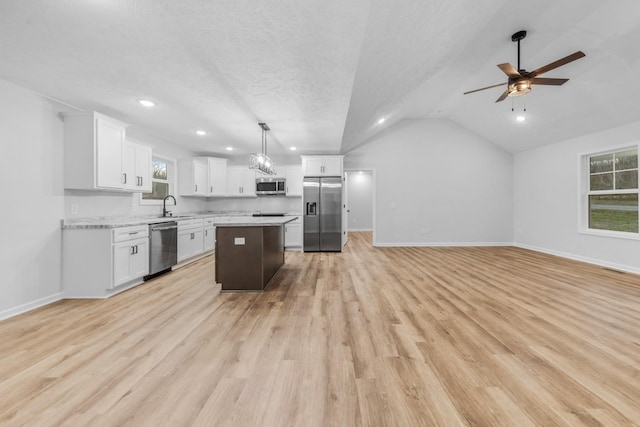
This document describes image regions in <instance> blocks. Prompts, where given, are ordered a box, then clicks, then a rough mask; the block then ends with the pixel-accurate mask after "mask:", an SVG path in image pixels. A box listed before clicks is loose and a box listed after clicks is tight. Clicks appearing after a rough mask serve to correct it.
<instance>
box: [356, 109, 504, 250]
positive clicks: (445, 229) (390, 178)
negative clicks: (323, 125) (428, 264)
mask: <svg viewBox="0 0 640 427" xmlns="http://www.w3.org/2000/svg"><path fill="white" fill-rule="evenodd" d="M512 164H513V157H512V155H511V154H510V153H508V152H506V151H504V150H502V149H501V148H499V147H498V146H496V145H495V144H492V143H490V142H488V141H486V140H484V139H483V138H481V137H480V136H478V135H476V134H474V133H472V132H470V131H468V130H467V129H465V128H463V127H461V126H460V125H458V124H456V123H454V122H453V121H451V120H447V119H426V120H404V121H401V122H399V123H397V124H395V125H394V126H392V127H391V128H389V129H388V130H387V131H385V132H384V133H383V134H380V136H378V137H377V138H375V139H374V140H373V141H372V142H369V143H367V144H366V145H364V146H361V147H359V148H357V149H355V150H353V151H351V152H349V153H347V155H346V156H345V169H358V168H362V169H375V171H376V189H375V191H376V195H375V200H376V206H375V209H376V212H375V217H376V233H375V236H376V241H375V242H374V244H375V245H378V246H444V245H451V246H464V245H511V242H512V240H513V236H512V232H513V222H512V218H513V216H512V208H513V187H512V178H513V171H512Z"/></svg>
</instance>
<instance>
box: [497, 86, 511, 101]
mask: <svg viewBox="0 0 640 427" xmlns="http://www.w3.org/2000/svg"><path fill="white" fill-rule="evenodd" d="M507 95H509V88H508V87H507V88H506V89H505V90H504V92H502V95H500V98H498V99H496V102H500V101H504V99H505V98H506V97H507Z"/></svg>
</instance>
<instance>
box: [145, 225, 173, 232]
mask: <svg viewBox="0 0 640 427" xmlns="http://www.w3.org/2000/svg"><path fill="white" fill-rule="evenodd" d="M176 228H178V226H177V225H169V226H167V227H151V231H164V230H174V229H176Z"/></svg>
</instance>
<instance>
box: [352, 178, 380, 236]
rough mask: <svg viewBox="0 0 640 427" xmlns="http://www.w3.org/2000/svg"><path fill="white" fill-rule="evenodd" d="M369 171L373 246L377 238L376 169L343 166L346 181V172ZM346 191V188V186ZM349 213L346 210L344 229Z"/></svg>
mask: <svg viewBox="0 0 640 427" xmlns="http://www.w3.org/2000/svg"><path fill="white" fill-rule="evenodd" d="M360 171H362V172H371V192H372V194H371V214H372V218H371V234H372V236H371V244H372V245H373V246H377V239H376V234H377V233H376V230H377V227H376V170H375V168H368V167H363V168H351V167H350V168H345V169H344V172H345V174H344V179H345V182H346V181H347V179H348V178H347V173H352V174H353V173H358V172H360ZM347 191H348V188H347ZM347 210H349V201H348V200H347ZM348 221H349V213H348V212H347V224H346V227H347V228H346V229H347V230H348V229H349V222H348Z"/></svg>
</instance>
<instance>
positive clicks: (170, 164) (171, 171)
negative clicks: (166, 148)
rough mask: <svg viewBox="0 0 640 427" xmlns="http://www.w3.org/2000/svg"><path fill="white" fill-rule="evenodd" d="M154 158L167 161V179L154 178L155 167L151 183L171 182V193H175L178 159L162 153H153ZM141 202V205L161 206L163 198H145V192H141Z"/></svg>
mask: <svg viewBox="0 0 640 427" xmlns="http://www.w3.org/2000/svg"><path fill="white" fill-rule="evenodd" d="M154 160H158V161H162V162H166V163H167V180H166V181H164V180H160V179H156V178H153V167H152V172H151V183H152V185H153V182H154V181H157V182H167V183H168V184H169V194H173V190H174V189H175V179H176V161H175V160H174V159H172V158H169V157H165V156H162V155H156V154H153V155H152V156H151V161H152V162H153V161H154ZM139 194H140V195H139V203H140V205H141V206H161V205H162V200H159V199H145V198H143V194H144V193H139Z"/></svg>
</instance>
